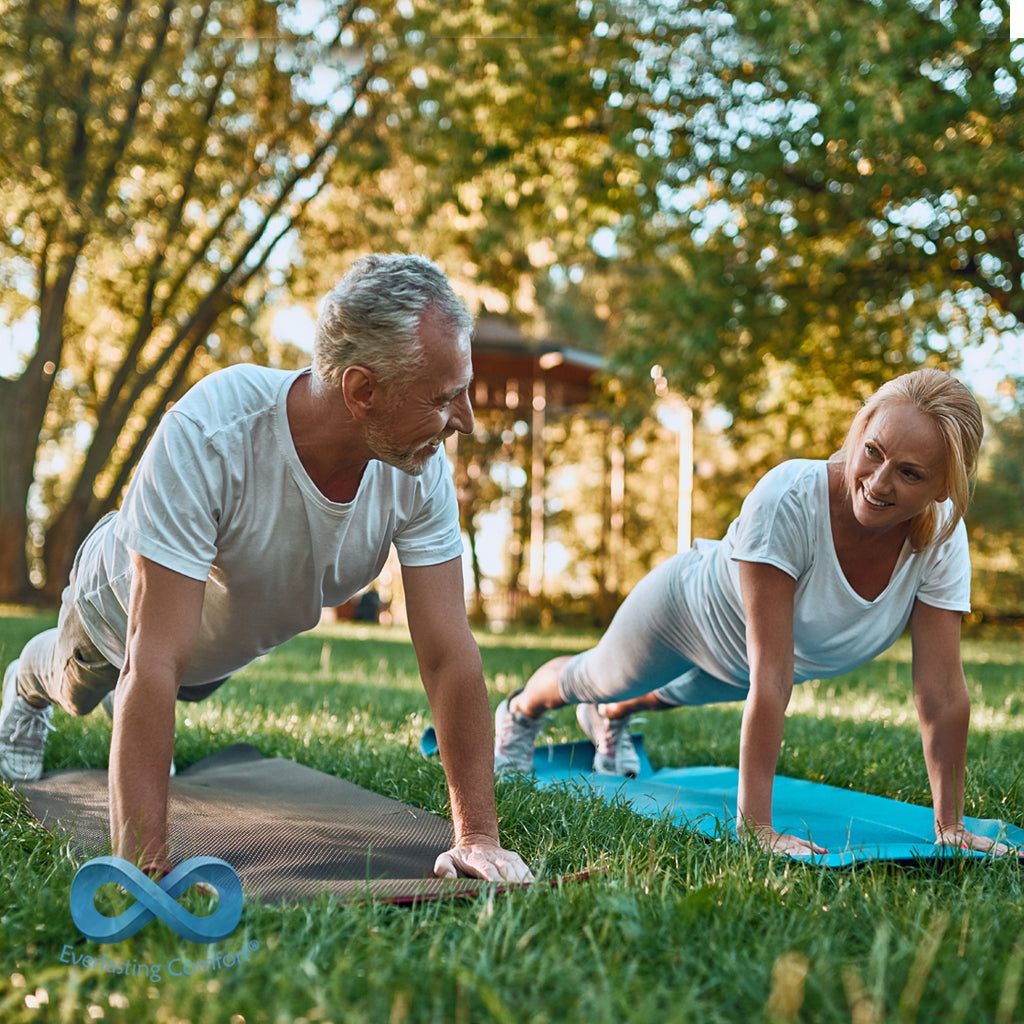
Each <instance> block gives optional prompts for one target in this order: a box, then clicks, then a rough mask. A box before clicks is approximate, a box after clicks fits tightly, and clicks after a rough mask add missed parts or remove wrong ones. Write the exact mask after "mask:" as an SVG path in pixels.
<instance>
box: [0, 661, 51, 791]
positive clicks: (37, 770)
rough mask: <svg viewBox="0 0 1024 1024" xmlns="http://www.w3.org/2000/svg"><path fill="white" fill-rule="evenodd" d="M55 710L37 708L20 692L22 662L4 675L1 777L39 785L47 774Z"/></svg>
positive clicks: (0, 713) (0, 711) (0, 719)
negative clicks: (45, 762)
mask: <svg viewBox="0 0 1024 1024" xmlns="http://www.w3.org/2000/svg"><path fill="white" fill-rule="evenodd" d="M52 714H53V708H52V706H51V705H49V704H47V705H46V707H45V708H34V707H33V706H32V705H31V704H29V702H28V701H27V700H25V698H24V697H22V696H21V695H20V694H19V693H18V662H17V660H15V661H12V662H11V663H10V665H8V666H7V671H6V672H5V673H4V687H3V704H2V706H0V777H2V778H3V779H5V780H6V781H7V782H10V783H15V782H35V781H36V780H37V779H38V778H39V777H40V776H41V775H42V774H43V753H44V752H45V750H46V734H47V733H48V732H52V731H53V726H52V725H51V724H50V717H51V715H52Z"/></svg>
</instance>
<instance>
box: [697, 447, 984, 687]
mask: <svg viewBox="0 0 1024 1024" xmlns="http://www.w3.org/2000/svg"><path fill="white" fill-rule="evenodd" d="M941 510H942V511H941V515H942V517H946V516H949V515H951V514H952V505H951V503H949V502H946V503H945V504H944V505H943V506H941ZM941 522H945V518H942V519H941V521H940V525H941ZM741 561H745V562H766V563H768V564H770V565H774V566H776V567H777V568H779V569H781V570H782V571H783V572H785V573H787V574H788V575H790V576H792V577H793V578H794V579H795V580H796V595H795V598H794V610H793V642H794V655H795V663H794V678H795V681H796V682H805V681H806V680H808V679H825V678H828V677H830V676H836V675H841V674H843V673H844V672H849V671H850V670H851V669H854V668H856V667H858V666H860V665H863V664H865V663H866V662H868V661H870V660H871V659H872V658H874V657H876V656H877V655H879V654H881V653H882V651H884V650H886V649H887V648H889V647H891V646H892V644H893V643H894V642H895V641H896V639H897V638H898V637H899V636H900V634H901V633H902V632H903V630H904V628H905V627H906V625H907V622H908V621H909V618H910V613H911V611H912V609H913V607H914V601H915V600H920V601H922V602H923V603H925V604H928V605H932V606H934V607H936V608H945V609H949V610H952V611H959V612H968V611H970V607H971V606H970V593H971V562H970V555H969V552H968V548H967V530H966V528H965V527H964V524H963V522H962V521H961V522H960V523H959V524H958V525H957V527H956V530H955V532H954V533H953V535H952V537H950V538H949V539H948V540H946V541H944V542H943V543H942V544H938V545H935V544H932V545H930V546H929V547H927V548H926V549H925V550H924V551H920V552H917V553H914V552H912V551H911V548H910V543H909V541H908V542H907V543H906V544H905V545H904V548H903V551H902V552H901V554H900V558H899V561H898V562H897V565H896V568H895V570H894V571H893V574H892V578H891V579H890V580H889V584H888V586H887V587H886V588H885V590H884V591H882V593H881V594H879V595H878V597H876V598H875V599H874V600H873V601H868V600H866V599H865V598H863V597H861V596H860V595H859V594H857V593H856V592H855V591H854V590H853V588H852V587H851V586H850V584H849V582H848V581H847V579H846V577H845V576H844V575H843V571H842V569H841V568H840V566H839V559H838V558H837V557H836V550H835V545H834V544H833V542H832V527H831V523H830V520H829V501H828V463H826V462H819V461H810V460H807V459H794V460H792V461H790V462H785V463H783V464H782V465H780V466H776V467H775V468H774V469H772V470H770V471H769V472H768V473H766V474H765V475H764V476H763V477H762V478H761V480H759V481H758V483H757V485H756V486H755V487H754V489H753V490H752V491H751V492H750V494H749V495H748V496H747V498H746V500H745V501H744V503H743V507H742V509H741V511H740V514H739V516H737V518H736V519H735V520H733V522H732V524H731V525H730V526H729V529H728V531H727V532H726V535H725V537H724V538H723V539H722V540H721V541H697V542H696V544H695V545H694V550H693V551H692V552H691V553H690V554H689V556H688V557H687V563H688V564H687V566H686V569H685V571H684V573H683V574H682V576H681V578H680V585H681V586H682V587H683V591H684V593H683V601H682V602H681V603H682V605H683V607H684V608H685V609H686V613H687V615H688V621H686V622H684V623H682V624H681V627H682V628H683V630H684V633H685V634H686V635H687V637H688V643H687V646H688V647H689V648H690V651H691V652H692V655H693V661H694V663H695V664H697V665H699V666H700V667H701V668H703V669H704V670H705V671H707V672H709V673H710V674H711V675H713V676H716V677H717V678H719V679H722V680H725V681H726V682H730V683H733V684H735V685H739V686H747V685H749V682H750V667H749V663H748V660H747V651H746V628H745V619H744V615H743V601H742V598H741V596H740V582H739V563H740V562H741Z"/></svg>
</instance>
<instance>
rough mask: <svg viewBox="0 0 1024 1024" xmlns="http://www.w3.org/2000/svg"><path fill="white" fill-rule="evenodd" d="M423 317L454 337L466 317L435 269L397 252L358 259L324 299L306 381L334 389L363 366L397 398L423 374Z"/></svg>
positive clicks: (468, 327) (468, 326)
mask: <svg viewBox="0 0 1024 1024" xmlns="http://www.w3.org/2000/svg"><path fill="white" fill-rule="evenodd" d="M427 312H430V313H432V314H433V315H435V316H437V317H438V318H439V319H440V320H441V321H443V322H446V324H447V325H450V326H451V328H452V329H453V330H454V331H455V332H456V333H457V334H459V335H460V336H462V335H466V334H469V333H471V332H472V330H473V317H472V315H471V314H470V312H469V310H468V309H467V308H466V306H465V303H463V302H462V300H461V299H460V298H459V297H458V296H457V295H456V294H455V292H454V291H452V286H451V284H450V283H449V281H448V278H447V277H446V276H445V274H444V272H443V271H442V270H441V268H440V267H438V266H437V264H435V263H432V262H431V261H430V260H428V259H426V258H425V257H423V256H410V255H405V254H403V253H390V254H388V255H370V256H362V257H360V258H359V259H358V260H356V262H355V263H354V264H353V265H352V268H351V270H349V272H348V273H347V274H346V275H345V276H344V277H343V278H342V279H341V280H340V281H339V282H338V284H337V285H335V287H334V288H333V289H332V290H331V291H330V292H329V293H328V295H327V297H326V298H325V299H324V303H323V308H322V309H321V311H320V316H319V318H318V320H317V324H316V332H315V334H314V336H313V376H314V378H315V379H316V380H317V381H318V382H320V383H321V384H325V385H327V386H330V387H336V386H338V385H340V383H341V378H342V375H343V374H344V372H345V370H346V369H348V367H350V366H365V367H366V368H367V369H369V370H372V371H373V373H374V375H375V376H376V378H377V380H378V381H380V383H381V385H382V386H383V387H384V388H385V389H386V390H387V391H389V392H393V393H395V394H401V393H402V392H403V391H404V390H405V388H406V387H407V386H408V385H409V384H411V383H412V382H413V381H414V380H415V379H416V375H417V374H418V373H420V372H422V370H423V369H424V363H425V357H424V354H423V346H422V343H421V341H420V337H419V328H420V322H421V321H422V319H423V316H424V314H425V313H427Z"/></svg>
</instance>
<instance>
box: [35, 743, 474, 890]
mask: <svg viewBox="0 0 1024 1024" xmlns="http://www.w3.org/2000/svg"><path fill="white" fill-rule="evenodd" d="M19 788H20V789H21V791H22V792H23V793H24V794H25V797H26V799H27V801H28V807H29V810H30V811H31V812H32V813H33V814H34V815H35V816H36V817H37V818H38V819H39V820H40V821H41V822H42V824H43V825H44V826H45V827H46V828H47V829H49V830H50V831H62V832H69V833H70V834H71V839H72V844H73V847H74V848H75V850H76V852H77V853H78V854H80V855H82V856H83V858H89V857H93V856H99V855H102V854H104V853H109V852H110V842H109V824H108V823H109V808H108V803H107V773H106V771H104V770H100V769H81V770H69V771H59V772H51V773H49V774H47V775H45V776H44V777H43V778H42V779H41V780H40V781H39V782H35V783H31V784H23V785H22V786H20V787H19ZM168 836H169V842H170V846H171V851H172V857H173V859H174V861H175V862H176V863H180V862H181V861H183V860H187V859H188V858H189V857H199V856H206V857H220V858H222V859H223V860H226V861H227V862H228V863H229V864H230V865H231V866H232V867H233V868H234V869H235V870H236V871H237V872H238V874H239V876H240V878H241V879H242V886H243V888H244V890H245V892H246V894H247V895H249V896H252V897H254V898H258V899H260V900H262V901H263V902H265V903H276V902H279V901H286V902H300V901H302V900H305V899H310V898H312V897H314V896H317V895H318V894H320V893H322V892H324V891H325V890H326V891H329V892H331V893H333V894H334V895H336V896H337V897H338V898H340V899H342V900H355V899H364V898H367V897H369V896H373V897H375V898H379V899H384V900H391V901H395V902H409V901H414V900H418V899H433V898H438V897H445V896H458V895H464V894H468V893H472V892H475V891H476V890H477V889H479V888H480V887H481V886H486V885H493V883H486V882H482V881H480V880H478V879H472V878H459V879H437V878H433V877H432V873H433V867H434V860H435V858H436V857H437V855H438V854H439V853H443V852H444V851H445V850H447V849H449V848H450V847H451V845H452V841H453V832H452V825H451V822H449V821H446V820H445V819H444V818H441V817H439V816H438V815H436V814H431V813H430V812H428V811H424V810H420V809H419V808H416V807H410V806H408V805H407V804H403V803H401V802H399V801H398V800H391V799H389V798H388V797H384V796H380V795H379V794H377V793H371V792H370V791H369V790H366V789H362V788H361V787H359V786H356V785H353V784H352V783H351V782H346V781H345V780H344V779H339V778H336V777H335V776H333V775H327V774H325V773H323V772H319V771H315V770H314V769H312V768H307V767H305V766H304V765H300V764H296V763H295V762H294V761H288V760H285V759H283V758H265V757H263V756H262V754H260V752H259V751H258V750H257V749H256V748H255V747H251V746H249V745H247V744H239V745H237V746H232V747H228V748H226V749H225V750H222V751H220V752H219V753H217V754H212V755H211V756H210V757H207V758H204V759H203V760H202V761H199V762H197V763H196V764H194V765H192V766H191V767H190V768H188V769H186V770H185V771H183V772H181V773H180V774H179V775H176V776H175V777H174V778H172V779H171V780H170V806H169V813H168Z"/></svg>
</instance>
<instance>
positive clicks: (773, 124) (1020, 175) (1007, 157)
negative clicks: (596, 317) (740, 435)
mask: <svg viewBox="0 0 1024 1024" xmlns="http://www.w3.org/2000/svg"><path fill="white" fill-rule="evenodd" d="M659 11H661V12H662V14H663V18H664V23H665V26H666V32H665V38H664V41H663V44H662V46H661V48H660V49H655V50H651V51H650V52H649V54H648V61H649V63H650V65H651V66H652V67H656V68H658V69H659V70H660V72H661V76H662V77H661V81H662V83H663V85H664V90H663V91H664V94H665V103H664V104H663V106H662V109H661V112H660V113H661V124H662V126H663V128H664V133H663V137H662V152H663V154H664V157H665V161H666V181H665V184H664V186H663V188H662V189H661V190H660V191H659V193H658V197H657V198H658V204H657V208H656V209H652V210H651V211H650V215H649V216H648V217H647V218H645V219H644V220H642V221H638V222H637V223H636V224H634V225H631V227H632V228H633V229H634V230H632V231H626V230H624V231H623V232H622V236H621V240H620V241H621V244H622V246H623V256H624V257H626V256H628V257H629V258H631V259H633V260H634V261H635V262H636V263H637V264H638V265H639V266H642V267H643V271H644V273H645V274H646V276H647V278H648V279H649V287H646V288H645V289H644V290H643V292H642V295H641V299H640V301H639V302H638V303H637V304H635V306H634V308H633V313H634V314H635V316H634V318H633V319H632V320H630V319H629V318H627V319H626V321H625V323H624V329H625V331H626V332H627V333H628V334H629V335H630V336H631V338H632V343H631V345H630V346H629V347H628V349H627V352H628V353H629V356H630V360H631V362H632V364H634V365H638V366H642V365H643V364H644V363H645V362H647V363H649V362H650V361H652V360H654V359H656V360H657V361H659V362H661V363H663V364H664V365H665V367H666V373H667V374H668V376H669V377H670V379H671V381H672V383H673V385H674V386H675V387H677V388H679V389H680V390H683V391H684V392H690V393H692V392H693V391H694V390H695V389H696V388H697V387H698V385H699V384H701V383H704V385H705V389H706V390H708V391H710V393H711V394H713V395H714V396H715V397H716V398H717V399H718V400H719V401H721V402H723V403H725V404H726V405H727V406H728V407H729V408H730V410H733V411H736V412H737V415H738V416H740V415H742V414H743V413H744V412H745V410H744V409H743V404H744V399H745V396H746V393H747V392H749V391H751V390H753V391H756V390H757V378H758V375H759V373H760V372H761V366H762V364H763V363H764V361H765V359H766V358H768V357H770V358H771V359H772V360H774V361H775V362H776V363H785V364H788V365H791V366H792V367H793V369H794V372H795V373H796V374H797V375H798V376H799V377H800V378H801V379H827V380H830V381H831V382H832V383H833V385H834V387H835V388H836V390H837V392H838V393H840V394H845V395H849V396H855V395H858V394H860V393H861V392H862V390H863V389H864V388H865V387H867V388H870V387H871V386H872V385H874V384H877V383H878V382H880V381H881V380H882V379H884V378H885V377H888V376H892V375H893V374H894V373H896V372H899V371H900V370H901V369H904V368H906V367H907V366H908V365H912V364H916V363H919V362H921V361H935V360H955V358H956V353H957V351H958V350H959V349H960V348H961V347H962V346H963V345H965V344H971V343H975V342H977V341H979V340H981V339H982V337H984V336H986V335H990V334H991V333H992V332H994V331H998V330H1002V329H1008V328H1011V327H1012V326H1013V325H1014V324H1016V323H1017V322H1019V321H1020V320H1021V319H1022V312H1024V306H1022V290H1021V271H1022V269H1024V264H1022V257H1021V252H1022V251H1024V250H1022V245H1021V242H1022V237H1021V233H1020V232H1021V227H1020V225H1021V223H1022V218H1021V212H1022V203H1024V188H1022V186H1021V182H1022V181H1024V164H1022V160H1024V157H1022V155H1021V154H1022V145H1021V142H1022V139H1021V134H1020V133H1021V125H1022V123H1024V118H1022V116H1021V113H1022V110H1021V98H1022V96H1024V84H1022V78H1021V74H1022V61H1024V50H1022V49H1021V47H1019V46H1017V47H1016V49H1014V48H1013V46H1012V44H1011V42H1010V40H1009V33H1008V31H1007V18H1008V10H1007V5H1006V4H1005V3H996V2H994V0H987V2H985V3H982V4H974V3H957V2H953V3H948V4H943V5H934V4H931V3H923V2H921V3H906V2H903V0H891V2H890V0H879V2H870V3H869V2H866V0H838V2H836V3H830V4H828V5H827V7H824V8H823V7H822V6H821V5H815V4H813V3H806V2H804V0H785V2H782V3H777V4H773V5H771V7H770V8H766V7H765V6H764V5H763V4H758V3H753V2H748V0H730V2H728V3H722V4H708V5H703V4H699V5H697V4H662V5H659ZM679 311H684V316H683V317H682V318H680V316H679Z"/></svg>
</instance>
